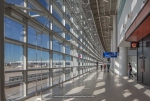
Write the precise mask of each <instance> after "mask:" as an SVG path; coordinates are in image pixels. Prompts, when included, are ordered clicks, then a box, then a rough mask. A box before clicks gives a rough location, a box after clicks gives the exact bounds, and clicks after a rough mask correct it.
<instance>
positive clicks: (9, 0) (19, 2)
mask: <svg viewBox="0 0 150 101" xmlns="http://www.w3.org/2000/svg"><path fill="white" fill-rule="evenodd" d="M6 2H7V3H12V4H17V5H21V6H23V3H24V0H6Z"/></svg>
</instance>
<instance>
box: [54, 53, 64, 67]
mask: <svg viewBox="0 0 150 101" xmlns="http://www.w3.org/2000/svg"><path fill="white" fill-rule="evenodd" d="M57 67H63V56H62V54H57V53H53V68H57Z"/></svg>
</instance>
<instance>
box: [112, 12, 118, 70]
mask: <svg viewBox="0 0 150 101" xmlns="http://www.w3.org/2000/svg"><path fill="white" fill-rule="evenodd" d="M116 23H117V16H116V15H114V16H113V33H112V36H111V37H112V52H117V24H116ZM116 60H117V59H116V58H113V59H111V62H112V63H111V65H112V66H111V69H112V71H114V69H115V68H116V64H115V63H116Z"/></svg>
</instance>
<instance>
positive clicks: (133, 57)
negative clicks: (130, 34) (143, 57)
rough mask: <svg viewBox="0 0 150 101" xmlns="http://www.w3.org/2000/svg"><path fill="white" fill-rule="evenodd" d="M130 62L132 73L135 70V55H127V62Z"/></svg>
mask: <svg viewBox="0 0 150 101" xmlns="http://www.w3.org/2000/svg"><path fill="white" fill-rule="evenodd" d="M129 62H130V63H131V66H132V70H133V72H134V73H136V72H137V56H128V63H129Z"/></svg>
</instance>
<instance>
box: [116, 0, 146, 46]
mask: <svg viewBox="0 0 150 101" xmlns="http://www.w3.org/2000/svg"><path fill="white" fill-rule="evenodd" d="M144 5H145V3H143V0H126V3H125V5H124V9H123V12H122V15H121V17H120V20H119V22H118V46H121V47H129V46H130V44H129V42H126V41H125V33H126V31H127V30H128V28H129V27H130V25H131V24H132V22H133V21H134V19H135V18H136V16H137V15H138V13H139V12H140V11H141V9H142V8H143V6H144ZM131 12H132V14H133V17H132V18H128V14H129V13H131ZM124 24H126V29H123V25H124Z"/></svg>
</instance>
